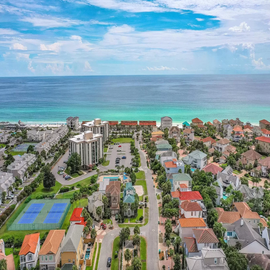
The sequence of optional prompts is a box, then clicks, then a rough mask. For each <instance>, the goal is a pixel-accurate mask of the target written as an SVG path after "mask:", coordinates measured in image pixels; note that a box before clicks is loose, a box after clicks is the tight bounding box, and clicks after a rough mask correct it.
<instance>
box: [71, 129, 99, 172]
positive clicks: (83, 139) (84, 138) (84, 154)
mask: <svg viewBox="0 0 270 270" xmlns="http://www.w3.org/2000/svg"><path fill="white" fill-rule="evenodd" d="M73 153H78V154H79V155H80V157H81V165H82V167H84V168H91V167H92V166H93V165H95V164H97V163H98V161H99V159H101V158H103V136H102V135H101V134H94V133H93V131H85V132H84V133H81V134H79V135H76V136H74V137H73V138H71V139H69V154H70V155H71V154H73Z"/></svg>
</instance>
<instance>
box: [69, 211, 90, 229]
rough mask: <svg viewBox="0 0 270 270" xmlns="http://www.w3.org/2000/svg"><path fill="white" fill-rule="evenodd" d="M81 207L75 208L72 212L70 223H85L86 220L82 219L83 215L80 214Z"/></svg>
mask: <svg viewBox="0 0 270 270" xmlns="http://www.w3.org/2000/svg"><path fill="white" fill-rule="evenodd" d="M82 212H83V208H75V209H74V210H73V212H72V215H71V217H70V220H69V222H70V225H75V224H76V225H84V226H85V225H86V221H85V220H84V217H83V216H82Z"/></svg>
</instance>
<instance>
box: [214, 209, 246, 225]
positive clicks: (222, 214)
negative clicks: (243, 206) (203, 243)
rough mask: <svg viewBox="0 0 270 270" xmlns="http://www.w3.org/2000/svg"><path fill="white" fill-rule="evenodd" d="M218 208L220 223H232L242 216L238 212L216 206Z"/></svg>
mask: <svg viewBox="0 0 270 270" xmlns="http://www.w3.org/2000/svg"><path fill="white" fill-rule="evenodd" d="M216 210H217V212H218V222H219V223H225V224H232V223H234V222H235V221H237V220H239V219H240V218H241V215H240V214H239V213H238V212H229V211H224V210H223V209H222V210H221V209H220V208H216Z"/></svg>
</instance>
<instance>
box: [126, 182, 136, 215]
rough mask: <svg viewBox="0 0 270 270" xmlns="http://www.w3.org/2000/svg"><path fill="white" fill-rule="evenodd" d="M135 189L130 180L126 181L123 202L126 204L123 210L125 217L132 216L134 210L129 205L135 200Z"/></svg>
mask: <svg viewBox="0 0 270 270" xmlns="http://www.w3.org/2000/svg"><path fill="white" fill-rule="evenodd" d="M135 195H136V190H135V188H134V187H133V186H132V183H131V182H128V183H126V187H125V189H124V196H123V203H124V205H125V204H126V205H127V209H126V210H125V212H124V216H125V217H131V216H134V214H135V212H134V210H133V209H132V207H131V205H132V204H133V203H134V202H135Z"/></svg>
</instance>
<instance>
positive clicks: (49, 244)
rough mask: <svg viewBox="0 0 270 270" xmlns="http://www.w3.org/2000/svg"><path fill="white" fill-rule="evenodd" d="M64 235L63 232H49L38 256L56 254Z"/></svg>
mask: <svg viewBox="0 0 270 270" xmlns="http://www.w3.org/2000/svg"><path fill="white" fill-rule="evenodd" d="M65 233H66V231H65V230H51V231H50V232H49V234H48V236H47V238H46V240H45V242H44V243H43V245H42V247H41V249H40V251H39V255H47V254H49V253H50V254H56V253H57V252H58V250H59V247H60V245H61V243H62V240H63V238H64V236H65Z"/></svg>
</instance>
